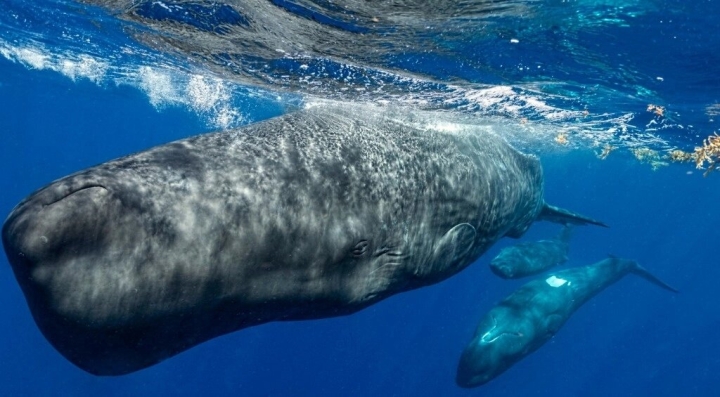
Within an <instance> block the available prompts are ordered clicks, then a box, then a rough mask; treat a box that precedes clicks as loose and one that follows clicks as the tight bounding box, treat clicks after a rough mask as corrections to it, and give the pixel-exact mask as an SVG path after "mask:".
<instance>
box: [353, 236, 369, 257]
mask: <svg viewBox="0 0 720 397" xmlns="http://www.w3.org/2000/svg"><path fill="white" fill-rule="evenodd" d="M369 245H370V243H368V241H367V240H362V241H360V242H359V243H357V244H355V248H353V249H352V255H353V257H355V258H360V257H362V256H364V255H365V253H366V252H367V250H368V246H369Z"/></svg>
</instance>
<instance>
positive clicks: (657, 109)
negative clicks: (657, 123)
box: [647, 103, 665, 117]
mask: <svg viewBox="0 0 720 397" xmlns="http://www.w3.org/2000/svg"><path fill="white" fill-rule="evenodd" d="M647 111H648V112H651V113H654V114H655V116H657V117H663V116H664V115H665V107H664V106H660V105H653V104H652V103H651V104H649V105H648V107H647Z"/></svg>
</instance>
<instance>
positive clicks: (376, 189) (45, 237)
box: [2, 107, 598, 375]
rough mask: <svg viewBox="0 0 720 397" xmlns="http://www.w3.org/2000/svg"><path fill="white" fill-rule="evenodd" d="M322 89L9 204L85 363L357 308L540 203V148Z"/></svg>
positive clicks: (20, 260)
mask: <svg viewBox="0 0 720 397" xmlns="http://www.w3.org/2000/svg"><path fill="white" fill-rule="evenodd" d="M377 113H379V111H377V110H374V111H372V112H366V113H365V114H364V115H363V117H359V116H358V114H356V113H354V112H352V111H350V110H346V109H342V108H339V107H338V108H333V109H330V110H328V109H327V108H325V107H316V108H310V109H306V110H302V111H299V112H296V113H292V114H288V115H285V116H283V117H278V118H275V119H271V120H268V121H265V122H261V123H257V124H254V125H250V126H247V127H245V128H242V129H239V130H235V131H229V132H223V133H214V134H206V135H200V136H196V137H193V138H189V139H184V140H180V141H177V142H174V143H170V144H166V145H163V146H158V147H155V148H153V149H150V150H147V151H144V152H140V153H137V154H134V155H131V156H128V157H124V158H121V159H118V160H114V161H110V162H107V163H104V164H101V165H98V166H96V167H93V168H90V169H87V170H85V171H81V172H79V173H76V174H74V175H71V176H68V177H65V178H62V179H60V180H57V181H55V182H53V183H51V184H50V185H49V186H47V187H45V188H43V189H41V190H39V191H37V192H35V193H34V194H32V195H31V196H29V197H28V198H26V199H25V200H24V201H22V202H21V203H20V204H18V206H17V207H16V208H15V209H14V210H13V212H12V213H11V214H10V216H9V217H8V219H7V221H6V222H5V225H4V227H3V232H2V237H3V244H4V247H5V251H6V253H7V256H8V258H9V261H10V263H11V264H12V267H13V270H14V272H15V275H16V277H17V280H18V282H19V284H20V286H21V287H22V289H23V292H24V294H25V297H26V299H27V302H28V304H29V306H30V309H31V311H32V314H33V316H34V318H35V321H36V322H37V324H38V326H39V328H40V330H41V331H42V332H43V334H44V335H45V336H46V338H47V339H48V340H49V341H50V343H52V345H53V346H54V347H55V348H56V349H57V350H58V351H59V352H60V353H61V354H63V355H64V356H65V357H66V358H68V359H69V360H70V361H71V362H73V363H74V364H76V365H77V366H79V367H80V368H82V369H84V370H86V371H88V372H91V373H93V374H99V375H118V374H125V373H129V372H133V371H137V370H139V369H142V368H145V367H147V366H150V365H153V364H155V363H157V362H159V361H161V360H164V359H166V358H168V357H170V356H173V355H175V354H178V353H180V352H182V351H184V350H186V349H189V348H190V347H192V346H195V345H197V344H199V343H201V342H203V341H206V340H208V339H211V338H214V337H216V336H219V335H223V334H226V333H228V332H232V331H235V330H238V329H241V328H245V327H249V326H253V325H257V324H262V323H266V322H269V321H280V320H300V319H312V318H324V317H331V316H338V315H345V314H349V313H353V312H355V311H358V310H360V309H362V308H365V307H367V306H368V305H371V304H373V303H376V302H378V301H380V300H382V299H384V298H386V297H388V296H390V295H393V294H396V293H398V292H401V291H407V290H410V289H414V288H418V287H422V286H426V285H429V284H433V283H437V282H439V281H441V280H443V279H445V278H447V277H449V276H452V275H453V274H455V273H457V272H458V271H460V270H461V269H463V268H464V267H466V266H467V265H468V264H470V263H471V262H473V261H474V260H475V259H477V258H478V257H479V256H480V255H481V254H482V253H483V252H485V250H487V249H488V247H489V246H490V245H492V244H493V243H494V242H496V241H497V240H498V239H500V238H502V237H503V236H513V237H517V236H520V235H522V234H523V232H525V230H526V229H527V228H528V227H529V226H530V224H531V223H532V222H533V221H535V220H536V219H539V218H542V217H546V218H548V219H551V220H554V221H558V220H560V221H563V222H565V221H574V222H577V223H586V222H590V223H598V222H596V221H592V220H589V219H587V218H582V217H579V216H577V215H572V214H571V213H569V212H567V211H563V210H560V209H557V208H554V207H550V206H547V205H545V204H544V202H543V198H542V196H543V183H542V181H543V177H542V172H541V167H540V163H539V161H538V160H537V159H536V158H535V157H532V156H527V155H524V154H521V153H519V152H518V151H516V150H514V149H513V148H512V147H510V146H509V145H508V144H507V143H506V142H505V141H504V140H503V139H501V138H499V137H497V136H495V135H492V134H489V133H487V132H486V131H483V130H476V131H465V132H462V133H444V132H439V131H435V130H432V129H427V128H419V127H413V126H411V123H409V122H401V121H400V120H398V119H397V118H393V117H390V116H383V115H378V114H377Z"/></svg>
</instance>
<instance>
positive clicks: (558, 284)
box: [545, 276, 568, 288]
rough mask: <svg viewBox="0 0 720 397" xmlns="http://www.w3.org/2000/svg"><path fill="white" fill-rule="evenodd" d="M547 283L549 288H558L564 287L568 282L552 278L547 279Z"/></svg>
mask: <svg viewBox="0 0 720 397" xmlns="http://www.w3.org/2000/svg"><path fill="white" fill-rule="evenodd" d="M545 282H546V283H548V285H549V286H551V287H555V288H557V287H562V286H563V285H565V283H567V282H568V281H567V280H565V279H564V278H559V277H555V276H550V277H548V278H547V279H545Z"/></svg>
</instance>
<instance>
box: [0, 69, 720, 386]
mask: <svg viewBox="0 0 720 397" xmlns="http://www.w3.org/2000/svg"><path fill="white" fill-rule="evenodd" d="M272 113H273V111H268V114H267V115H263V114H259V115H256V117H257V118H262V117H263V116H265V117H267V116H269V115H271V114H272ZM206 128H207V127H206V125H205V123H204V122H203V121H202V120H200V119H198V117H197V116H196V115H194V114H192V113H190V112H188V111H186V110H184V109H180V108H166V109H163V110H162V111H158V110H156V109H154V108H153V107H152V106H150V105H149V104H148V101H147V99H146V98H145V97H144V94H142V93H141V92H140V91H137V90H135V89H132V88H123V87H115V86H108V87H103V88H99V87H97V86H96V85H94V84H92V83H89V82H84V81H77V82H73V81H71V80H69V79H67V78H65V77H62V76H61V75H59V74H57V73H54V72H48V71H35V70H28V69H26V68H25V67H23V66H20V65H17V64H13V63H11V62H9V61H6V60H4V59H2V58H0V133H1V134H2V135H1V136H2V138H1V140H0V166H1V167H2V168H1V169H2V177H1V178H0V192H2V194H0V214H2V215H0V216H1V217H4V216H5V215H6V214H8V213H9V211H10V210H11V209H12V207H13V206H14V205H15V204H16V203H17V202H18V201H19V200H21V199H22V198H23V197H25V196H26V195H28V194H29V193H31V192H32V191H33V190H35V189H37V188H39V187H41V186H43V185H44V184H46V183H48V182H50V181H51V180H53V179H55V178H58V177H61V176H63V175H66V174H68V173H71V172H74V171H77V170H79V169H81V168H84V167H87V166H91V165H93V164H96V163H98V162H102V161H106V160H109V159H112V158H114V157H118V156H121V155H125V154H128V153H129V152H133V151H137V150H142V149H144V148H147V147H149V146H152V145H155V144H159V143H163V142H167V141H169V140H173V139H177V138H181V137H185V136H188V135H193V134H196V133H199V132H202V131H204V130H205V129H206ZM542 161H543V164H544V167H545V172H546V198H547V201H548V202H551V203H553V204H556V205H559V206H562V207H566V208H570V209H572V210H575V211H578V212H581V213H584V214H587V215H590V216H593V217H596V218H599V219H602V220H603V221H605V222H606V223H608V224H609V225H610V226H611V228H610V229H602V228H592V227H586V228H578V229H577V230H576V233H575V238H574V239H573V241H572V243H571V258H570V262H569V263H568V265H571V266H572V265H585V264H590V263H592V262H595V261H597V260H600V259H602V258H604V257H605V256H606V255H607V254H615V255H618V256H624V257H628V258H633V259H637V260H638V261H639V262H640V263H641V264H642V265H644V266H645V267H647V268H648V269H650V270H652V271H653V272H655V273H656V274H657V275H658V276H659V277H661V278H663V279H664V280H666V281H667V282H668V283H670V284H672V285H674V286H676V287H677V288H679V289H680V290H681V291H682V292H681V293H680V294H678V295H672V294H670V293H668V292H667V291H664V290H660V289H659V288H657V287H655V286H653V285H651V284H649V283H647V282H645V281H644V280H641V279H638V278H634V277H632V276H630V277H628V278H627V279H625V280H622V281H620V282H619V283H618V284H617V285H615V286H613V287H611V288H609V289H608V290H607V291H606V292H604V293H603V294H601V295H599V296H598V297H596V298H595V299H594V300H592V301H591V302H589V303H588V304H587V305H585V306H584V307H583V308H581V309H580V310H579V311H578V312H577V314H576V315H575V316H574V317H573V318H572V319H571V320H570V321H569V322H568V323H567V325H566V326H565V327H564V328H563V329H562V330H561V331H560V332H559V334H558V335H557V336H556V337H555V338H554V339H553V340H552V341H551V342H549V343H548V344H547V345H546V346H544V347H543V348H541V349H540V350H539V351H538V352H536V353H535V354H533V355H531V356H530V357H528V358H527V359H525V360H524V361H522V362H520V363H519V364H517V365H516V366H515V367H513V368H512V369H511V370H509V371H508V372H507V373H505V374H504V375H502V376H501V377H499V378H498V379H496V380H495V381H493V382H491V383H490V384H488V385H486V386H484V387H482V388H479V389H474V390H471V391H466V390H463V389H460V388H458V387H457V386H456V385H455V383H454V377H455V368H456V365H457V360H458V358H459V355H460V352H461V351H462V349H463V347H464V345H465V344H466V343H467V342H468V341H469V339H470V337H471V335H472V332H473V330H474V328H475V326H476V324H477V321H478V320H479V319H480V317H481V315H482V314H483V313H484V312H485V311H487V310H488V309H489V308H490V307H491V306H492V305H493V303H494V302H496V301H498V300H500V299H501V298H503V297H505V296H506V295H507V294H509V293H510V292H511V291H512V290H514V289H515V288H517V287H518V286H519V285H521V284H522V281H518V282H510V281H503V280H500V279H498V278H496V277H494V276H493V275H492V274H491V273H490V272H489V270H488V268H487V263H488V261H489V259H490V258H492V257H493V256H494V255H495V253H497V251H498V250H499V249H500V248H501V247H502V246H505V245H507V244H512V243H513V241H512V240H504V241H502V242H501V243H499V244H497V245H496V246H495V247H494V248H493V249H492V250H491V251H490V252H489V253H488V254H487V255H485V256H484V257H482V258H481V259H480V260H479V261H478V262H477V263H475V264H473V265H472V266H471V267H469V268H468V269H467V270H465V271H463V272H462V273H461V274H459V275H457V276H455V277H453V278H451V279H449V280H447V281H445V282H443V283H441V284H438V285H435V286H432V287H428V288H425V289H422V290H418V291H413V292H409V293H405V294H402V295H398V296H395V297H392V298H390V299H388V300H386V301H384V302H381V303H380V304H377V305H375V306H373V307H371V308H369V309H366V310H364V311H362V312H360V313H357V314H354V315H351V316H347V317H343V318H336V319H328V320H316V321H305V322H292V323H275V324H268V325H263V326H260V327H255V328H250V329H246V330H243V331H240V332H237V333H235V334H231V335H227V336H224V337H221V338H217V339H215V340H213V341H210V342H208V343H205V344H202V345H200V346H198V347H196V348H194V349H192V350H190V351H188V352H185V353H183V354H180V355H179V356H176V357H174V358H171V359H169V360H167V361H165V362H163V363H161V364H160V365H157V366H154V367H152V368H149V369H147V370H143V371H140V372H138V373H135V374H131V375H127V376H123V377H116V378H101V377H94V376H92V375H88V374H86V373H84V372H82V371H81V370H79V369H77V368H75V367H74V366H73V365H72V364H70V363H69V362H67V361H66V360H65V359H64V358H62V357H61V356H60V355H59V354H58V353H57V352H55V351H54V350H53V348H52V347H51V346H50V345H49V344H48V343H47V342H46V341H45V339H44V338H43V337H42V335H41V334H40V332H39V331H38V329H37V328H36V326H35V324H34V322H33V320H32V318H31V316H30V313H29V311H28V309H27V306H26V304H25V301H24V298H23V295H22V293H21V291H20V289H19V287H18V285H17V283H16V281H15V279H14V276H13V274H12V272H11V270H10V267H9V265H8V264H7V260H6V259H5V257H4V256H2V258H0V319H1V320H0V358H2V359H1V360H0V395H53V396H63V395H67V396H85V395H87V396H90V395H92V396H96V395H103V396H127V395H158V394H160V395H166V394H170V395H188V396H190V395H200V394H201V393H202V394H203V395H249V396H284V395H293V396H303V395H307V396H317V395H343V396H369V395H382V396H439V395H442V396H452V395H493V396H495V395H498V396H501V395H507V396H520V395H523V396H544V395H552V396H579V395H582V396H607V395H617V396H637V395H648V396H650V395H652V396H681V395H682V396H685V395H693V396H703V395H704V396H711V395H716V394H715V391H716V390H717V385H718V381H717V379H718V376H717V374H718V373H719V372H720V358H718V353H720V346H719V342H718V339H717V337H716V334H717V330H718V329H720V321H718V314H717V310H718V309H717V301H718V298H719V297H720V288H718V286H717V285H718V282H717V281H718V280H719V279H720V266H718V265H719V263H718V259H717V258H718V256H717V247H718V233H717V232H716V228H717V225H718V224H720V211H718V209H717V198H718V197H720V185H719V184H718V181H720V179H719V178H720V173H715V174H711V175H710V176H709V177H707V178H703V177H702V175H701V173H700V172H697V171H694V169H693V168H692V167H690V166H672V167H668V168H663V169H661V170H659V171H655V172H654V171H652V170H650V168H649V167H647V166H644V165H640V164H638V163H637V161H635V160H634V159H631V158H630V157H624V156H623V155H621V154H617V155H616V154H615V153H613V154H612V155H610V156H609V157H608V158H607V159H606V160H604V161H601V160H598V159H597V158H596V157H595V155H594V154H593V153H592V152H590V151H588V152H568V153H562V154H554V155H546V156H544V157H543V158H542ZM558 230H559V227H558V226H556V225H551V224H536V225H535V226H533V228H532V229H531V230H530V232H529V233H528V234H527V235H526V236H525V237H524V240H533V239H539V238H544V237H547V236H549V235H554V234H555V233H557V231H558Z"/></svg>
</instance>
